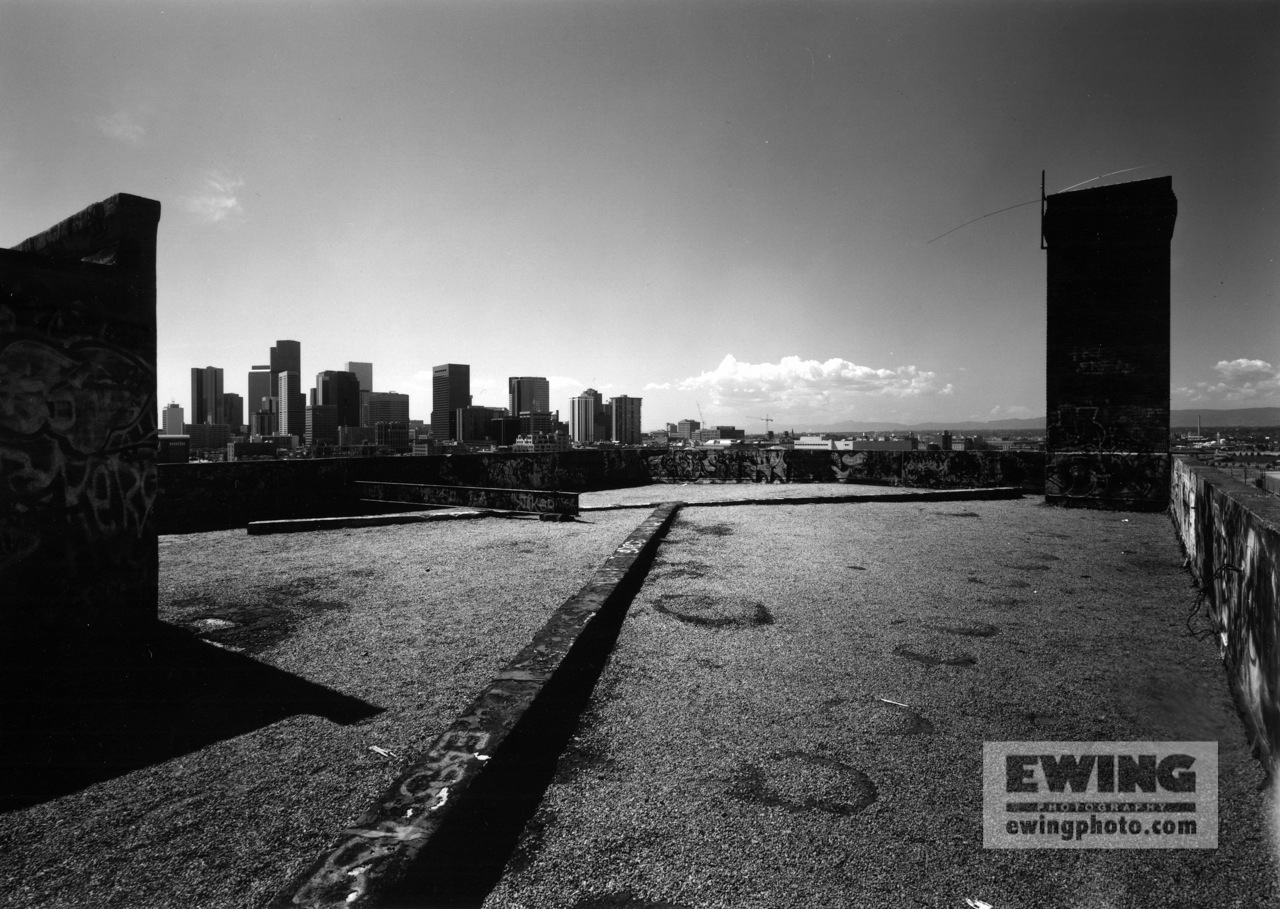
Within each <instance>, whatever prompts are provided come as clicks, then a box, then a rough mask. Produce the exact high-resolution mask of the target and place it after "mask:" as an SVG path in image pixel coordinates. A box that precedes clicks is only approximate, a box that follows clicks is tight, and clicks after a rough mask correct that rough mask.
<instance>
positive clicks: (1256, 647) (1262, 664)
mask: <svg viewBox="0 0 1280 909" xmlns="http://www.w3.org/2000/svg"><path fill="white" fill-rule="evenodd" d="M1172 486H1173V490H1172V491H1173V496H1172V499H1173V501H1172V507H1171V510H1170V511H1171V516H1172V518H1173V522H1174V526H1175V527H1176V528H1177V530H1178V535H1179V537H1180V538H1181V540H1182V542H1183V545H1184V546H1185V547H1186V550H1187V555H1188V559H1189V562H1190V565H1191V569H1192V572H1193V574H1194V575H1195V577H1196V582H1197V583H1198V584H1199V585H1200V587H1201V589H1202V590H1204V592H1205V595H1206V599H1207V603H1208V606H1209V614H1210V618H1211V620H1212V623H1213V626H1214V629H1215V631H1216V632H1217V636H1218V641H1219V646H1220V650H1221V655H1222V659H1223V662H1224V664H1225V665H1226V669H1227V674H1228V677H1229V678H1230V679H1231V685H1232V689H1233V693H1234V695H1235V697H1236V701H1237V704H1238V706H1239V707H1240V709H1241V714H1242V715H1243V716H1244V717H1245V719H1246V722H1247V724H1248V726H1249V729H1250V735H1251V737H1252V738H1253V742H1254V750H1255V753H1256V754H1257V756H1258V757H1260V758H1261V759H1262V760H1263V761H1264V763H1265V764H1266V766H1267V767H1268V769H1269V770H1272V771H1274V770H1276V769H1280V768H1277V764H1278V763H1280V530H1278V529H1277V527H1278V526H1280V506H1277V505H1276V503H1275V502H1274V501H1273V499H1272V498H1271V497H1268V496H1267V495H1266V494H1264V493H1260V492H1257V491H1255V490H1253V489H1251V488H1249V487H1246V486H1245V485H1244V484H1242V483H1239V482H1238V481H1236V480H1234V479H1232V478H1230V477H1227V476H1225V475H1224V474H1222V473H1221V472H1219V471H1216V470H1213V469H1212V468H1203V467H1192V466H1191V465H1189V464H1188V463H1186V462H1185V461H1182V460H1181V459H1178V460H1176V462H1175V464H1174V465H1173V483H1172Z"/></svg>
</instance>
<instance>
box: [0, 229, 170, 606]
mask: <svg viewBox="0 0 1280 909" xmlns="http://www.w3.org/2000/svg"><path fill="white" fill-rule="evenodd" d="M127 293H128V290H127V288H126V287H125V286H124V282H122V281H121V280H120V277H119V276H118V275H117V274H115V273H114V271H113V269H112V267H111V266H106V265H101V266H93V265H85V264H82V263H70V264H62V265H55V264H54V263H52V262H50V261H49V260H47V259H45V258H44V257H41V256H34V255H29V254H21V253H13V252H10V251H7V250H4V251H0V497H2V498H3V505H2V508H3V527H2V528H0V535H2V540H0V586H3V587H4V588H5V590H6V596H16V592H17V591H22V590H34V591H39V595H38V596H36V597H35V598H34V599H33V600H32V602H30V603H27V604H24V605H23V606H22V607H20V608H23V609H33V610H36V611H37V613H38V614H32V615H27V616H25V617H16V616H12V615H8V616H6V620H7V621H15V622H35V623H39V624H42V625H49V624H66V623H68V622H79V621H84V622H86V623H88V622H93V621H97V620H99V619H101V618H103V617H106V616H114V619H119V620H124V621H129V620H130V619H129V616H128V615H127V614H128V613H134V612H137V613H139V614H141V616H142V617H143V618H146V617H147V616H148V615H149V616H150V617H154V614H155V584H156V561H155V558H156V556H155V552H156V549H155V535H154V527H153V526H152V522H151V514H152V506H153V504H154V501H155V497H156V474H155V460H154V450H153V447H152V446H153V444H154V438H153V437H154V434H155V429H156V427H155V419H156V417H155V414H156V402H155V367H154V363H153V362H151V358H152V356H153V351H154V328H151V329H150V331H151V335H150V340H149V341H146V340H144V341H143V343H137V341H138V335H139V333H141V334H142V335H144V336H145V335H146V333H147V332H146V328H145V327H143V328H142V329H141V332H139V329H138V328H137V326H132V325H124V326H121V325H119V324H118V321H119V320H118V312H119V311H120V310H122V309H126V308H127V307H125V306H124V305H123V304H122V303H121V301H120V298H121V297H123V296H124V295H125V294H127ZM11 602H12V600H11Z"/></svg>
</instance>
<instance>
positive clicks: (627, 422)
mask: <svg viewBox="0 0 1280 909" xmlns="http://www.w3.org/2000/svg"><path fill="white" fill-rule="evenodd" d="M642 400H643V399H642V398H631V397H628V396H627V395H620V396H618V397H616V398H610V399H609V406H610V407H611V408H612V411H613V441H615V442H617V443H618V444H619V445H639V444H640V402H641V401H642Z"/></svg>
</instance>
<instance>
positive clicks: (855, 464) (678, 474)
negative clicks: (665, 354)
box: [647, 448, 1044, 492]
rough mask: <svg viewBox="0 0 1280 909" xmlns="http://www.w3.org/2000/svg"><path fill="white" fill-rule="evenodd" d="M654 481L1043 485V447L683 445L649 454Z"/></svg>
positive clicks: (944, 486)
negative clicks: (724, 447)
mask: <svg viewBox="0 0 1280 909" xmlns="http://www.w3.org/2000/svg"><path fill="white" fill-rule="evenodd" d="M647 460H648V472H649V476H650V477H651V478H652V481H653V482H656V483H690V482H721V483H883V484H887V485H893V486H916V487H925V488H929V489H947V488H952V489H954V488H960V487H973V486H1020V487H1022V488H1024V489H1026V490H1027V491H1029V492H1039V491H1041V490H1043V488H1044V453H1043V452H1034V451H1028V452H1012V451H1010V452H998V451H794V450H793V451H768V450H755V449H737V450H734V449H730V450H728V451H716V450H712V449H705V448H686V449H676V450H672V451H668V452H664V453H662V454H659V455H650V456H648V459H647Z"/></svg>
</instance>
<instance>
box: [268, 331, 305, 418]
mask: <svg viewBox="0 0 1280 909" xmlns="http://www.w3.org/2000/svg"><path fill="white" fill-rule="evenodd" d="M282 372H296V373H297V374H298V375H299V376H300V375H302V343H301V342H299V341H277V342H276V346H275V347H273V348H271V392H270V394H271V397H273V398H278V397H280V389H279V384H280V382H279V377H280V373H282ZM276 409H277V410H280V409H282V408H280V407H277V408H276Z"/></svg>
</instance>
